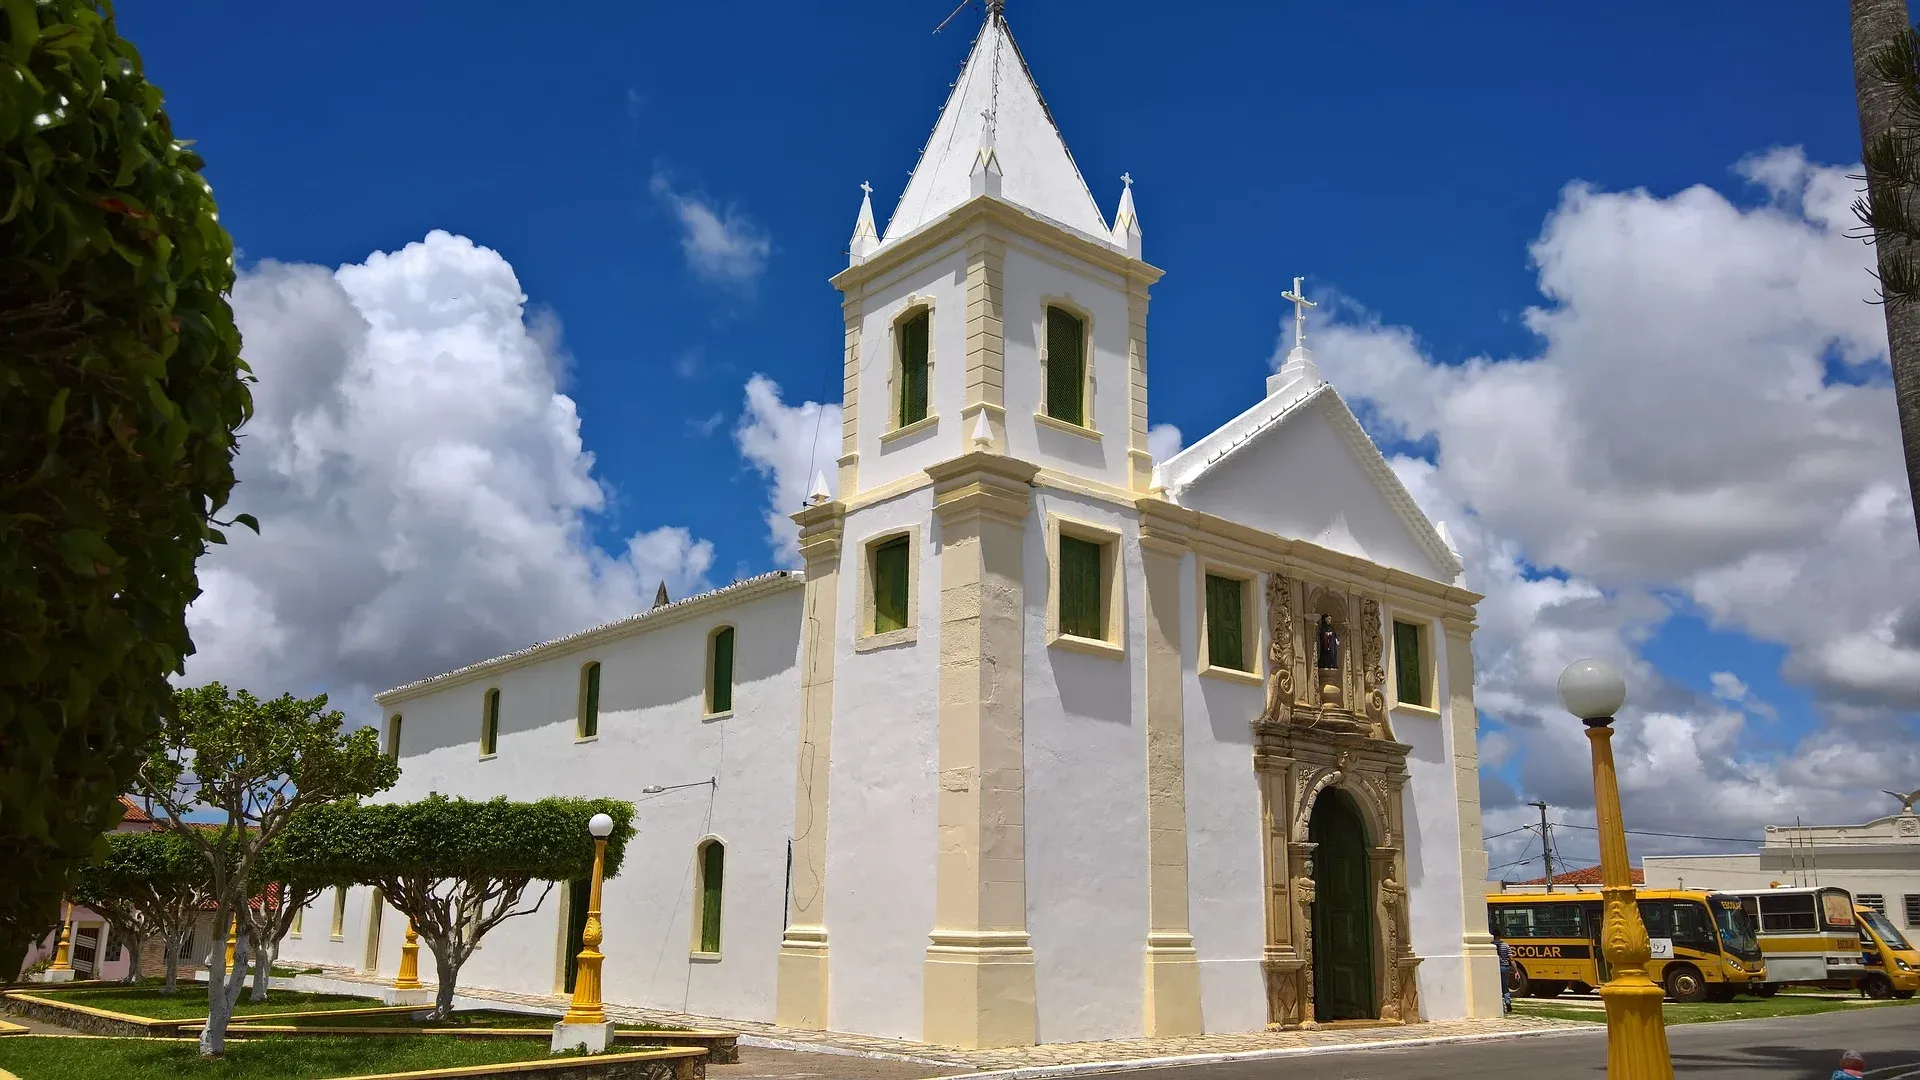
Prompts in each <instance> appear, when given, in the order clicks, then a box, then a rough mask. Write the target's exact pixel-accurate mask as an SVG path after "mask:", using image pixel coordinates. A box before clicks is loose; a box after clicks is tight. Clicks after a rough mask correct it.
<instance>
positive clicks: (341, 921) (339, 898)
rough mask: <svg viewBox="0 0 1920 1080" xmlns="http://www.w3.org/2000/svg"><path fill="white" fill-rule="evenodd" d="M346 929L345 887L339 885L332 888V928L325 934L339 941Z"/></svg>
mask: <svg viewBox="0 0 1920 1080" xmlns="http://www.w3.org/2000/svg"><path fill="white" fill-rule="evenodd" d="M346 930H347V887H346V886H345V885H341V886H339V887H337V888H335V889H334V890H333V929H331V930H329V931H327V936H328V937H331V938H332V939H333V940H335V941H339V940H340V938H341V936H342V935H344V934H345V933H346Z"/></svg>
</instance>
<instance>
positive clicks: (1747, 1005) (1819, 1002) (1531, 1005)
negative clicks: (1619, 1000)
mask: <svg viewBox="0 0 1920 1080" xmlns="http://www.w3.org/2000/svg"><path fill="white" fill-rule="evenodd" d="M1596 1000H1597V999H1596ZM1913 1004H1914V1002H1911V1001H1882V1002H1874V1003H1872V1004H1869V1005H1850V1004H1848V1003H1847V1002H1846V1001H1844V1000H1836V999H1833V998H1814V997H1801V996H1791V997H1790V996H1788V995H1786V994H1781V995H1780V996H1778V997H1772V998H1741V999H1739V1000H1737V1001H1702V1002H1698V1003H1696V1004H1692V1005H1681V1004H1677V1003H1675V1002H1671V1001H1669V1002H1667V1003H1665V1004H1664V1005H1662V1006H1661V1007H1660V1012H1661V1015H1663V1016H1665V1017H1666V1020H1667V1023H1669V1024H1704V1023H1711V1022H1712V1021H1715V1020H1751V1019H1753V1018H1755V1017H1761V1016H1805V1015H1807V1014H1809V1013H1823V1012H1833V1011H1835V1010H1838V1009H1875V1008H1889V1007H1891V1008H1900V1007H1903V1006H1906V1007H1910V1006H1912V1005H1913ZM1513 1011H1514V1015H1516V1016H1544V1017H1551V1018H1553V1019H1555V1020H1591V1021H1593V1022H1594V1023H1605V1022H1606V1019H1607V1014H1606V1013H1605V1012H1604V1011H1603V1010H1601V1009H1596V1008H1592V1007H1588V1008H1581V1007H1580V1006H1578V1005H1572V1004H1567V1003H1563V1002H1558V1001H1555V1000H1553V999H1545V1000H1543V999H1538V998H1514V999H1513Z"/></svg>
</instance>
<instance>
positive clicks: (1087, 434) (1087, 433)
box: [1033, 412, 1100, 442]
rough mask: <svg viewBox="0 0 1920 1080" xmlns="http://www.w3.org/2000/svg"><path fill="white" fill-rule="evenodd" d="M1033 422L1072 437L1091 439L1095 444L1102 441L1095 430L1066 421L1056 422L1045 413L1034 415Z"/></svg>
mask: <svg viewBox="0 0 1920 1080" xmlns="http://www.w3.org/2000/svg"><path fill="white" fill-rule="evenodd" d="M1033 421H1034V423H1036V424H1039V425H1040V426H1041V427H1050V428H1053V429H1055V430H1057V431H1064V432H1067V433H1069V434H1072V435H1078V436H1080V437H1081V438H1083V439H1091V440H1092V441H1094V442H1099V441H1100V432H1098V431H1096V430H1094V429H1093V428H1090V427H1083V426H1081V425H1079V424H1069V423H1067V422H1066V421H1065V420H1056V419H1054V418H1053V417H1051V416H1048V415H1047V414H1046V413H1043V412H1037V413H1034V414H1033Z"/></svg>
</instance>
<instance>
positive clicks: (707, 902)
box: [700, 840, 727, 953]
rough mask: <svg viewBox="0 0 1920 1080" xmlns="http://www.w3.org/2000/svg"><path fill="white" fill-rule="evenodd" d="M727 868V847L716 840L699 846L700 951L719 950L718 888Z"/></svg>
mask: <svg viewBox="0 0 1920 1080" xmlns="http://www.w3.org/2000/svg"><path fill="white" fill-rule="evenodd" d="M726 869H727V848H726V845H724V844H722V843H721V842H720V841H718V840H709V841H707V842H706V843H705V844H703V845H701V847H700V951H701V952H703V953H717V952H719V951H720V889H721V884H722V881H723V878H724V876H725V874H726Z"/></svg>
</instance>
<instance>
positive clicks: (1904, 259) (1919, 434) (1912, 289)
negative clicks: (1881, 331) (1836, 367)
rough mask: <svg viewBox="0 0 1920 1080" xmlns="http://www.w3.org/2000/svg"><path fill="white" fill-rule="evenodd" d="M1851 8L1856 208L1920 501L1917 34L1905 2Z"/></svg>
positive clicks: (1910, 486) (1911, 484) (1877, 1)
mask: <svg viewBox="0 0 1920 1080" xmlns="http://www.w3.org/2000/svg"><path fill="white" fill-rule="evenodd" d="M1848 7H1849V16H1850V21H1851V25H1852V28H1853V90H1854V102H1855V105H1856V107H1857V109H1858V111H1859V113H1860V145H1861V161H1862V163H1863V164H1864V165H1865V167H1866V175H1865V176H1863V177H1858V178H1857V179H1862V180H1865V181H1866V184H1867V192H1866V195H1865V197H1863V198H1861V199H1859V200H1858V201H1856V202H1855V203H1854V206H1853V211H1854V213H1855V214H1857V215H1858V216H1859V218H1860V220H1861V222H1862V223H1863V224H1864V225H1865V226H1866V227H1867V229H1866V236H1867V238H1868V239H1870V240H1872V241H1873V250H1874V261H1875V263H1876V267H1877V268H1876V271H1875V272H1876V275H1877V276H1878V277H1879V279H1880V297H1881V301H1882V305H1881V309H1882V313H1883V314H1884V315H1885V317H1886V323H1887V359H1888V362H1889V363H1890V364H1891V365H1892V367H1893V397H1894V403H1895V405H1896V407H1897V408H1898V411H1899V415H1900V441H1901V445H1902V447H1903V449H1904V451H1905V455H1906V461H1907V491H1908V495H1909V496H1910V497H1911V498H1912V500H1913V503H1914V505H1915V507H1920V263H1917V262H1916V261H1915V254H1916V252H1920V35H1916V34H1915V33H1914V29H1913V20H1912V18H1911V17H1910V16H1909V14H1908V12H1907V0H1850V3H1849V5H1848ZM1915 524H1916V527H1920V520H1916V523H1915Z"/></svg>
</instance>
